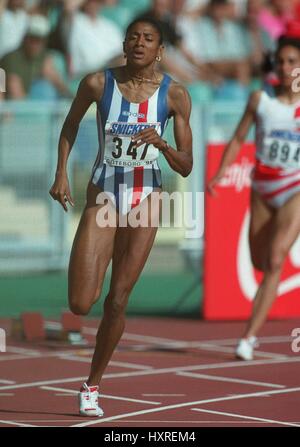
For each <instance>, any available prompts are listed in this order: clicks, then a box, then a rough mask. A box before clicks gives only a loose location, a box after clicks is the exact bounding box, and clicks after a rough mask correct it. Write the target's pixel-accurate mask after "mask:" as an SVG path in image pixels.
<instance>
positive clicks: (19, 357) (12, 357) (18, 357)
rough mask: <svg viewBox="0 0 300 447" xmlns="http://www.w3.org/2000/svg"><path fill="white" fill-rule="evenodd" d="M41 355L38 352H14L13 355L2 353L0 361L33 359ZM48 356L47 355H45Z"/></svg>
mask: <svg viewBox="0 0 300 447" xmlns="http://www.w3.org/2000/svg"><path fill="white" fill-rule="evenodd" d="M39 357H40V356H39V355H38V354H36V355H35V354H34V355H33V354H30V355H29V354H27V355H23V354H19V355H18V354H12V355H5V356H4V355H3V356H2V355H1V357H0V362H8V361H9V360H32V359H35V358H39ZM45 357H46V356H45Z"/></svg>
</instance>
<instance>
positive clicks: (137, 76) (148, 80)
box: [131, 72, 160, 87]
mask: <svg viewBox="0 0 300 447" xmlns="http://www.w3.org/2000/svg"><path fill="white" fill-rule="evenodd" d="M153 73H154V76H155V79H153V78H152V79H149V78H144V76H139V75H132V76H131V79H132V80H133V79H135V80H136V81H138V83H139V87H140V86H141V84H142V83H143V82H149V83H150V82H151V83H152V84H156V85H159V84H160V80H158V78H157V76H156V74H155V72H153Z"/></svg>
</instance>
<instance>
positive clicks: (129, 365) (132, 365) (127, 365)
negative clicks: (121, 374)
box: [109, 360, 153, 371]
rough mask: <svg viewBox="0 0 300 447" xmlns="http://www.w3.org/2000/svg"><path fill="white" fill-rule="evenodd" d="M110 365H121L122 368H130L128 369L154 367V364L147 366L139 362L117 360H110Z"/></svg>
mask: <svg viewBox="0 0 300 447" xmlns="http://www.w3.org/2000/svg"><path fill="white" fill-rule="evenodd" d="M109 365H112V366H120V367H121V368H128V369H140V370H145V371H147V370H149V369H153V366H147V365H139V364H138V363H128V362H117V361H115V360H114V361H112V362H109Z"/></svg>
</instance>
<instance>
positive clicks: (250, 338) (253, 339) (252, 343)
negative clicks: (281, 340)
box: [246, 335, 259, 348]
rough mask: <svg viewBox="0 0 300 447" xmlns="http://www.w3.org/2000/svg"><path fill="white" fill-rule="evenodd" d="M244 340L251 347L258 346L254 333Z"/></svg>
mask: <svg viewBox="0 0 300 447" xmlns="http://www.w3.org/2000/svg"><path fill="white" fill-rule="evenodd" d="M246 340H247V341H248V343H250V345H251V346H252V347H253V348H257V347H258V346H259V343H258V340H257V338H256V337H254V335H253V336H252V337H248V338H246Z"/></svg>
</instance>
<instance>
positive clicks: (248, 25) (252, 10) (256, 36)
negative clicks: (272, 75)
mask: <svg viewBox="0 0 300 447" xmlns="http://www.w3.org/2000/svg"><path fill="white" fill-rule="evenodd" d="M262 8H263V0H248V1H247V10H246V16H245V19H244V21H243V22H242V25H243V27H244V30H245V33H244V37H245V42H246V46H247V48H248V51H249V57H250V64H251V67H252V74H253V75H259V74H261V67H262V64H263V62H264V59H265V56H266V54H268V53H271V52H272V51H274V50H275V43H274V41H273V40H272V39H271V37H270V35H269V34H268V33H267V32H266V31H265V30H264V29H263V28H262V27H261V26H260V24H259V16H260V13H261V11H262Z"/></svg>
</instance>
